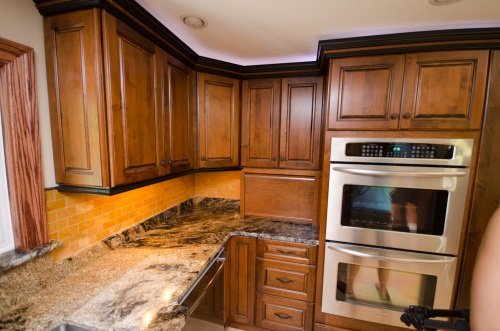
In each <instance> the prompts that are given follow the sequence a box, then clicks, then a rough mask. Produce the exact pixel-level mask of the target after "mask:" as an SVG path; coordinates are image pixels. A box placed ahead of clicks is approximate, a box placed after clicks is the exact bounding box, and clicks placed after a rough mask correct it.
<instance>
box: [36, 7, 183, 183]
mask: <svg viewBox="0 0 500 331" xmlns="http://www.w3.org/2000/svg"><path fill="white" fill-rule="evenodd" d="M44 22H45V23H44V28H45V48H46V59H47V73H48V75H47V76H48V86H49V103H50V114H51V128H52V140H53V146H54V163H55V170H56V181H57V183H58V184H60V185H62V186H71V187H74V186H79V187H89V188H97V189H99V188H101V189H110V188H114V187H117V186H121V185H125V184H131V183H136V182H140V181H144V180H149V179H154V178H157V177H160V176H165V175H168V174H169V173H171V172H176V171H183V170H188V169H190V168H191V167H192V157H191V155H192V145H193V141H192V130H191V127H192V115H191V112H192V92H191V91H192V89H191V86H192V78H191V77H192V74H191V71H190V70H189V69H188V68H187V67H186V66H184V65H183V64H182V63H180V62H178V61H176V60H175V59H174V58H172V57H170V56H168V55H167V54H166V53H165V52H164V51H163V50H162V49H160V48H159V47H158V46H157V45H155V44H154V43H153V42H152V41H150V40H149V39H147V38H146V37H144V36H143V35H142V34H140V33H138V32H137V31H135V30H134V29H132V28H130V27H129V26H128V25H126V24H125V23H123V22H122V21H120V20H119V19H117V18H115V17H114V16H112V15H110V14H107V13H105V12H103V11H100V10H99V9H89V10H82V11H77V12H72V13H65V14H59V15H54V16H48V17H46V18H45V19H44ZM104 92H105V93H104ZM105 96H106V97H105ZM108 170H109V171H108Z"/></svg>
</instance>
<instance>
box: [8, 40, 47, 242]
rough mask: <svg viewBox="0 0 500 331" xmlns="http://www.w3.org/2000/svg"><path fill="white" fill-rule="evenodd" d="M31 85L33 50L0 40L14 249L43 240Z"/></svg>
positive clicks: (35, 108)
mask: <svg viewBox="0 0 500 331" xmlns="http://www.w3.org/2000/svg"><path fill="white" fill-rule="evenodd" d="M35 86H36V82H35V63H34V51H33V49H32V48H29V47H26V46H23V45H20V44H17V43H15V42H12V41H9V40H5V39H2V38H0V112H1V116H2V119H3V120H2V124H3V132H4V147H5V162H6V168H7V182H8V186H9V197H10V209H11V216H12V227H13V231H14V242H15V246H16V249H28V248H33V247H37V246H40V245H42V244H45V243H46V242H47V241H48V240H47V220H46V213H45V193H44V189H43V186H44V185H43V174H42V162H41V161H42V158H41V148H40V133H39V123H38V104H37V95H36V89H35Z"/></svg>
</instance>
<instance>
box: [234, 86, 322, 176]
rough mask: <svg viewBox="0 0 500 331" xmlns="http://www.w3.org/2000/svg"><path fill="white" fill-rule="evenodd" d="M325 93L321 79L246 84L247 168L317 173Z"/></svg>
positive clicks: (243, 131)
mask: <svg viewBox="0 0 500 331" xmlns="http://www.w3.org/2000/svg"><path fill="white" fill-rule="evenodd" d="M322 92H323V78H322V77H301V78H286V79H282V80H281V79H255V80H247V81H244V82H243V92H242V103H243V104H242V128H241V137H242V138H241V139H242V144H241V155H242V159H241V163H242V165H243V166H247V167H264V168H285V169H317V168H318V166H319V151H320V138H321V116H322Z"/></svg>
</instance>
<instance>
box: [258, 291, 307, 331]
mask: <svg viewBox="0 0 500 331" xmlns="http://www.w3.org/2000/svg"><path fill="white" fill-rule="evenodd" d="M313 313H314V305H313V304H312V303H308V302H303V301H298V300H292V299H286V298H282V297H277V296H272V295H267V294H261V293H257V307H256V324H257V326H259V327H262V328H265V329H267V330H275V331H292V330H293V331H302V330H303V331H310V330H312V327H313Z"/></svg>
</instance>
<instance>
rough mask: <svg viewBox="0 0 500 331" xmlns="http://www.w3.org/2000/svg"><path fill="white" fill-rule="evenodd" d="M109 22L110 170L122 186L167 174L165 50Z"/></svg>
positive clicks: (117, 22) (108, 19) (106, 16)
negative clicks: (162, 99)
mask: <svg viewBox="0 0 500 331" xmlns="http://www.w3.org/2000/svg"><path fill="white" fill-rule="evenodd" d="M103 17H104V20H103V23H104V26H105V33H104V37H105V38H104V40H105V41H104V45H105V47H104V51H105V52H104V53H105V58H106V60H105V61H104V63H105V65H106V66H107V67H106V70H105V72H106V74H107V75H106V89H107V112H108V119H109V130H110V134H109V137H110V141H109V148H110V154H111V157H110V162H111V167H110V168H111V171H112V176H111V177H112V186H116V185H121V184H126V183H132V182H137V181H141V180H146V179H150V178H155V177H158V176H159V175H160V173H161V164H160V162H161V151H162V150H163V146H162V144H161V142H162V140H161V139H160V135H161V132H160V129H159V125H160V120H159V119H160V116H159V109H158V105H157V101H156V92H157V87H158V86H157V84H158V82H157V79H158V76H159V75H158V73H157V70H159V65H158V62H159V61H160V59H159V53H160V50H159V48H158V47H156V46H155V45H154V44H153V43H152V42H151V41H149V40H148V39H146V38H145V37H143V36H142V35H140V34H139V33H138V32H136V31H134V30H133V29H131V28H130V27H129V26H127V25H126V24H125V23H123V22H121V21H120V20H118V19H116V18H115V17H113V16H111V15H109V14H104V16H103Z"/></svg>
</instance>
